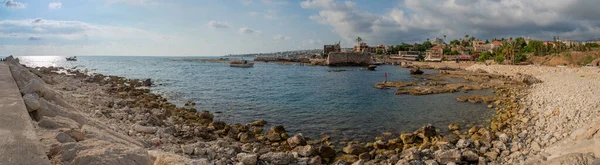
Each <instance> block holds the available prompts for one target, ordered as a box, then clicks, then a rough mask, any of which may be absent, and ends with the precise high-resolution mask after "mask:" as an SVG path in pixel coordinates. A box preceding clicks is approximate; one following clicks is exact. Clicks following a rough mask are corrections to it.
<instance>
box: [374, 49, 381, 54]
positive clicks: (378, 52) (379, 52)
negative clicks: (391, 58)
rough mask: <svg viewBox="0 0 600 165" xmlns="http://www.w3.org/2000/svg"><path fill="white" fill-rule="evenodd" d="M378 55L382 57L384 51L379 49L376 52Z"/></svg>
mask: <svg viewBox="0 0 600 165" xmlns="http://www.w3.org/2000/svg"><path fill="white" fill-rule="evenodd" d="M375 53H376V54H379V55H382V54H383V50H381V49H377V51H375Z"/></svg>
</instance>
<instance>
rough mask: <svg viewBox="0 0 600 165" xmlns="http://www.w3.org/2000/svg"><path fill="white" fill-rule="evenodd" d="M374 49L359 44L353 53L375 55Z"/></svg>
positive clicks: (375, 49)
mask: <svg viewBox="0 0 600 165" xmlns="http://www.w3.org/2000/svg"><path fill="white" fill-rule="evenodd" d="M376 51H377V48H376V47H370V46H369V45H367V43H364V42H361V43H358V44H356V45H355V46H354V53H375V52H376Z"/></svg>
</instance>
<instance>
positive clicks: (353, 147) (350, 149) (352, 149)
mask: <svg viewBox="0 0 600 165" xmlns="http://www.w3.org/2000/svg"><path fill="white" fill-rule="evenodd" d="M343 151H344V153H346V154H350V155H359V154H362V153H364V152H367V149H366V148H365V147H364V146H362V145H360V144H353V143H349V144H348V146H346V147H344V149H343Z"/></svg>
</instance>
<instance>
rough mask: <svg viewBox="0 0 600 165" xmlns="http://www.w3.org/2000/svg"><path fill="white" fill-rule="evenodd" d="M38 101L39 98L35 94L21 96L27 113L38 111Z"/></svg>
mask: <svg viewBox="0 0 600 165" xmlns="http://www.w3.org/2000/svg"><path fill="white" fill-rule="evenodd" d="M38 99H39V96H38V95H37V94H36V93H33V94H26V95H25V96H23V102H25V106H26V107H27V111H28V112H33V111H37V110H38V109H40V101H39V100H38Z"/></svg>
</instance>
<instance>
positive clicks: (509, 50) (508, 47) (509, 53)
mask: <svg viewBox="0 0 600 165" xmlns="http://www.w3.org/2000/svg"><path fill="white" fill-rule="evenodd" d="M515 48H516V44H515V42H506V41H504V43H502V54H504V57H505V58H506V59H507V60H510V64H514V62H515Z"/></svg>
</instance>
